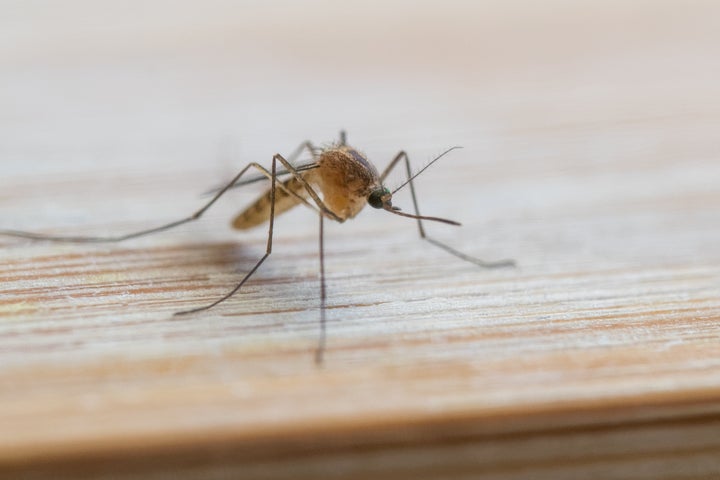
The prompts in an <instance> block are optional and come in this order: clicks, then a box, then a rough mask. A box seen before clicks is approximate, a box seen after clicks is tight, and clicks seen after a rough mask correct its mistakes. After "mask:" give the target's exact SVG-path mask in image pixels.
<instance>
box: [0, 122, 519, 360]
mask: <svg viewBox="0 0 720 480" xmlns="http://www.w3.org/2000/svg"><path fill="white" fill-rule="evenodd" d="M458 148H461V147H458V146H455V147H451V148H449V149H447V150H445V151H444V152H442V153H441V154H440V155H438V156H437V157H435V158H433V159H432V160H431V161H430V162H429V163H428V164H426V165H425V166H424V167H423V168H422V169H420V170H419V171H417V172H415V173H413V172H412V169H411V166H410V158H409V157H408V154H407V153H406V152H405V151H404V150H403V151H400V152H399V153H398V154H397V155H395V157H394V158H393V159H392V161H391V162H390V163H389V164H388V166H387V167H386V168H385V170H383V172H382V173H378V171H377V169H376V168H375V166H374V165H373V164H372V163H371V162H370V161H369V160H368V158H367V157H366V156H365V155H364V154H363V153H361V152H360V151H358V150H357V149H355V148H353V147H351V146H350V145H348V144H347V141H346V134H345V132H344V131H343V132H340V139H339V141H338V142H336V143H334V144H332V145H331V146H329V147H326V148H316V147H315V146H314V145H313V144H312V143H311V142H309V141H306V142H303V143H302V144H300V145H299V146H298V148H296V149H295V151H294V152H293V153H292V154H291V155H289V156H288V158H289V159H290V160H287V159H286V158H285V157H283V156H282V155H280V154H279V153H276V154H275V155H274V156H273V157H272V164H271V167H270V170H268V169H266V168H265V167H263V166H262V165H260V164H258V163H255V162H251V163H249V164H247V165H246V166H245V167H244V168H243V169H242V170H240V171H239V172H238V173H237V174H236V175H235V177H234V178H233V179H232V180H231V181H230V182H228V183H227V184H224V186H222V187H221V188H217V189H214V190H212V191H210V192H208V194H211V195H212V198H211V199H210V200H209V201H207V203H205V204H204V205H203V206H202V207H201V208H200V209H199V210H197V211H195V212H194V213H193V214H192V215H189V216H187V217H184V218H182V219H180V220H176V221H173V222H170V223H166V224H164V225H161V226H159V227H154V228H148V229H145V230H140V231H136V232H132V233H127V234H124V235H116V236H73V235H67V236H66V235H46V234H42V233H34V232H27V231H20V230H3V229H0V235H5V236H12V237H21V238H28V239H33V240H43V241H51V242H69V243H110V242H121V241H124V240H129V239H132V238H137V237H141V236H145V235H150V234H153V233H158V232H162V231H165V230H170V229H172V228H175V227H178V226H180V225H183V224H185V223H189V222H192V221H194V220H197V219H199V218H200V217H201V216H202V215H203V214H204V213H205V212H206V211H207V210H208V209H209V208H210V207H212V206H213V204H214V203H215V202H217V201H218V199H219V198H220V197H222V196H223V195H224V194H225V193H226V192H227V191H228V190H230V189H233V188H237V187H241V186H244V185H248V184H251V183H256V182H259V181H263V180H269V181H270V188H269V189H268V190H267V191H266V192H265V193H263V194H262V195H261V196H260V197H259V198H258V199H257V200H256V201H255V202H253V203H252V204H251V205H249V206H248V207H247V208H246V209H245V210H243V211H242V212H240V213H239V214H238V215H237V216H236V217H235V218H234V219H233V221H232V227H233V228H235V229H238V230H247V229H250V228H253V227H256V226H259V225H262V224H264V223H265V222H267V223H268V230H267V242H266V247H265V254H264V255H263V256H262V257H261V258H260V259H259V260H258V261H257V263H256V264H255V266H254V267H253V268H252V269H250V271H249V272H248V273H247V274H246V275H245V276H244V277H243V278H242V279H241V280H240V282H239V283H238V284H237V285H235V287H234V288H232V289H231V290H230V291H228V292H227V293H226V294H225V295H223V296H222V297H220V298H218V299H217V300H215V301H213V302H212V303H209V304H207V305H203V306H200V307H196V308H192V309H189V310H183V311H179V312H175V313H174V314H173V315H174V316H182V315H189V314H192V313H197V312H202V311H204V310H208V309H210V308H213V307H215V306H216V305H218V304H220V303H222V302H224V301H226V300H228V299H229V298H230V297H232V296H233V295H235V293H237V292H238V291H239V290H240V289H241V288H242V287H243V285H245V283H246V282H247V281H248V280H249V279H250V277H252V275H253V274H254V273H255V272H256V271H257V269H258V268H259V267H260V265H262V264H263V262H264V261H265V259H267V258H268V257H269V256H270V254H271V253H272V242H273V227H274V225H275V217H276V216H278V215H280V214H282V213H284V212H286V211H288V210H290V209H291V208H293V207H295V206H297V205H300V204H302V205H305V206H306V207H308V208H310V209H311V210H314V211H315V213H316V214H317V215H318V218H319V220H320V222H319V227H320V229H319V257H320V333H319V338H318V344H317V347H316V350H315V362H316V363H317V364H321V363H322V362H323V357H324V354H325V349H326V342H327V328H326V324H327V322H326V313H325V310H326V303H327V285H326V281H325V247H324V221H325V219H328V220H333V221H335V222H338V223H343V222H345V221H346V220H348V219H351V218H354V217H355V216H356V215H357V214H358V213H360V211H361V210H362V209H363V208H364V207H365V205H368V204H369V205H370V206H371V207H372V208H376V209H382V210H385V211H386V212H389V213H392V214H393V215H399V216H402V217H407V218H412V219H415V220H416V221H417V226H418V231H419V233H420V237H421V238H422V239H424V240H426V241H428V242H430V243H431V244H432V245H435V246H437V247H439V248H441V249H443V250H445V251H446V252H448V253H450V254H452V255H454V256H456V257H458V258H460V259H462V260H465V261H467V262H470V263H474V264H475V265H478V266H480V267H483V268H501V267H512V266H514V265H515V262H514V261H513V260H509V259H508V260H500V261H494V262H485V261H483V260H480V259H478V258H475V257H472V256H469V255H466V254H464V253H462V252H460V251H458V250H456V249H454V248H452V247H450V246H449V245H446V244H445V243H442V242H440V241H438V240H435V239H434V238H432V237H429V236H428V235H427V233H426V232H425V228H424V226H423V221H431V222H439V223H444V224H448V225H455V226H459V225H460V223H459V222H456V221H454V220H450V219H447V218H440V217H431V216H426V215H421V214H420V208H419V207H418V201H417V195H416V193H415V185H414V184H413V180H414V179H415V178H416V177H417V176H418V175H420V174H422V173H423V172H424V171H425V170H426V169H427V168H429V167H430V166H431V165H432V164H434V163H435V162H437V161H438V160H440V159H441V158H442V157H444V156H445V155H447V154H448V153H450V152H452V151H453V150H456V149H458ZM305 151H307V153H309V154H310V156H311V158H312V161H310V162H308V163H304V164H300V165H294V164H293V162H294V161H295V160H296V159H297V158H298V157H300V156H301V155H302V154H303V153H304V152H305ZM400 163H404V165H405V171H406V176H407V177H406V180H405V182H404V183H402V184H401V185H400V186H399V187H397V188H395V189H394V190H392V191H391V190H389V189H388V188H386V187H385V186H384V181H385V179H386V178H387V177H388V175H389V174H390V173H391V172H392V171H393V169H394V168H395V167H396V166H397V165H398V164H400ZM278 164H279V165H280V166H281V168H279V167H278ZM250 169H255V170H258V171H259V172H260V174H259V175H256V176H254V177H249V178H247V177H246V178H243V177H244V176H245V174H246V173H247V172H248V171H249V170H250ZM288 176H289V178H287V179H285V180H280V179H279V177H288ZM405 186H409V187H410V195H411V198H412V203H413V209H414V212H415V213H407V212H405V211H402V210H401V209H400V208H399V207H397V206H395V205H393V204H392V197H393V195H394V194H395V193H397V192H398V191H399V190H401V189H402V188H404V187H405ZM321 194H322V195H321Z"/></svg>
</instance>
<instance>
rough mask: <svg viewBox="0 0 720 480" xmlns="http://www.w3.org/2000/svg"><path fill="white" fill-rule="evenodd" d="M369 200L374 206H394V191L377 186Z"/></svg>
mask: <svg viewBox="0 0 720 480" xmlns="http://www.w3.org/2000/svg"><path fill="white" fill-rule="evenodd" d="M367 201H368V203H369V204H370V206H371V207H373V208H385V206H388V207H392V193H390V190H388V189H387V188H385V187H377V188H376V189H374V190H373V191H372V192H370V195H368V199H367Z"/></svg>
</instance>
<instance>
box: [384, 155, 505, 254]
mask: <svg viewBox="0 0 720 480" xmlns="http://www.w3.org/2000/svg"><path fill="white" fill-rule="evenodd" d="M400 160H404V161H405V169H406V171H407V178H408V180H407V183H408V184H409V185H410V196H411V197H412V202H413V207H414V208H415V215H418V216H419V215H420V208H419V207H418V201H417V195H416V194H415V184H414V183H413V178H414V177H413V173H412V169H411V168H410V159H409V158H408V155H407V153H405V152H404V151H401V152H400V153H398V154H397V155H396V156H395V158H394V159H393V160H392V162H390V164H389V165H388V166H387V167H386V168H385V170H384V171H383V173H382V175H380V180H381V181H384V180H385V178H386V177H387V176H388V175H389V174H390V172H391V171H392V169H393V168H395V166H396V165H397V164H398V163H399V162H400ZM396 191H397V190H396ZM417 224H418V231H419V233H420V237H421V238H423V239H425V240H427V241H428V242H430V243H431V244H433V245H435V246H436V247H440V248H442V249H443V250H445V251H446V252H448V253H450V254H452V255H455V256H456V257H458V258H460V259H462V260H465V261H467V262H470V263H474V264H475V265H478V266H480V267H483V268H501V267H514V266H515V261H514V260H510V259H507V260H498V261H494V262H487V261H484V260H481V259H479V258H475V257H472V256H470V255H466V254H464V253H462V252H460V251H458V250H455V249H454V248H452V247H450V246H449V245H446V244H444V243H442V242H440V241H438V240H435V239H434V238H431V237H429V236H428V235H427V233H425V228H424V227H423V223H422V220H421V219H419V218H418V219H417Z"/></svg>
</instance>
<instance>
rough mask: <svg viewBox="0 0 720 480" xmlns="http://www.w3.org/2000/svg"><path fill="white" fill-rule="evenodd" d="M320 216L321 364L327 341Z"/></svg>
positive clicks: (317, 353)
mask: <svg viewBox="0 0 720 480" xmlns="http://www.w3.org/2000/svg"><path fill="white" fill-rule="evenodd" d="M319 217H320V337H319V338H318V346H317V350H316V351H315V363H316V364H318V365H321V364H322V363H323V358H324V356H325V345H326V343H327V328H326V325H327V322H326V319H325V304H326V301H327V284H326V282H325V243H324V242H325V241H324V239H325V234H324V228H323V221H324V218H325V217H324V216H323V215H319Z"/></svg>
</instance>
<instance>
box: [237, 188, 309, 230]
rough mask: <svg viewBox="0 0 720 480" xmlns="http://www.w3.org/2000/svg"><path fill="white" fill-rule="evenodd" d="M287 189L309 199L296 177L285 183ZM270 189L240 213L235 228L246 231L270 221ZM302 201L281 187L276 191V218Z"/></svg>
mask: <svg viewBox="0 0 720 480" xmlns="http://www.w3.org/2000/svg"><path fill="white" fill-rule="evenodd" d="M283 185H284V186H285V188H286V189H287V190H289V191H291V192H293V193H295V194H297V195H298V196H300V197H302V198H307V197H308V193H307V190H306V189H305V187H304V186H303V184H302V183H300V181H299V180H297V179H296V178H295V177H292V178H290V179H288V180H286V181H284V182H283ZM271 203H272V202H271V198H270V189H268V191H267V192H265V193H264V194H263V196H262V197H260V198H258V199H257V200H256V201H255V203H253V204H252V205H250V206H249V207H247V208H246V209H245V210H243V211H242V212H240V213H239V214H238V215H237V216H236V217H235V218H234V219H233V222H232V226H233V228H236V229H238V230H246V229H248V228H252V227H256V226H258V225H262V224H263V223H265V222H267V221H268V220H270V206H271ZM299 203H300V200H299V199H298V198H297V197H296V196H294V195H291V194H289V193H287V191H285V190H283V189H282V188H280V187H279V186H278V187H277V188H276V189H275V216H278V215H280V214H281V213H283V212H286V211H288V210H290V209H291V208H293V207H294V206H295V205H297V204H299Z"/></svg>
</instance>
